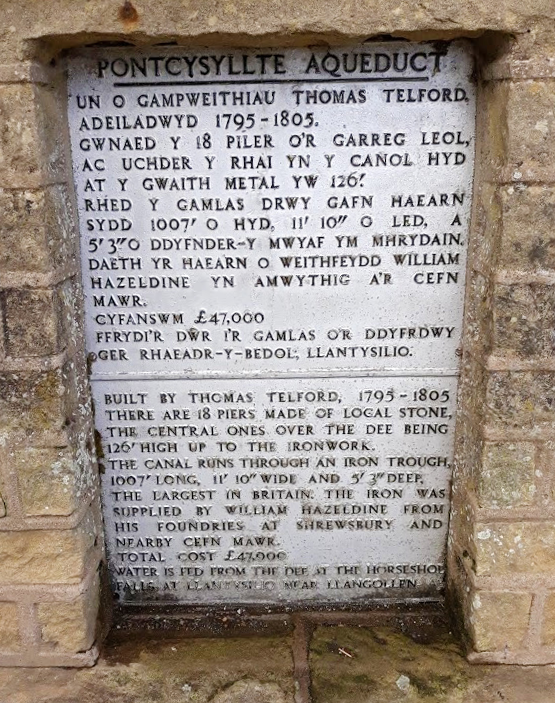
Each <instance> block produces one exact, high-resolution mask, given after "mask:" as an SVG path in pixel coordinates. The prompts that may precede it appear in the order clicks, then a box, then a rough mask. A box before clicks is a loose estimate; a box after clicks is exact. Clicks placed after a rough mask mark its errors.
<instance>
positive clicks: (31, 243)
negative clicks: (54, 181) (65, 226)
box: [0, 189, 49, 271]
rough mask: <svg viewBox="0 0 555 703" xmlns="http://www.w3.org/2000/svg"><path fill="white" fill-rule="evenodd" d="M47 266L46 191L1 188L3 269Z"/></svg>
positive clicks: (0, 263)
mask: <svg viewBox="0 0 555 703" xmlns="http://www.w3.org/2000/svg"><path fill="white" fill-rule="evenodd" d="M48 268H49V251H48V245H47V237H46V225H45V194H44V191H43V190H17V191H13V190H3V189H0V270H2V271H21V270H26V271H45V270H47V269H48Z"/></svg>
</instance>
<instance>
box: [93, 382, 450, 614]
mask: <svg viewBox="0 0 555 703" xmlns="http://www.w3.org/2000/svg"><path fill="white" fill-rule="evenodd" d="M456 380H457V379H456V378H455V377H451V376H418V377H414V376H413V377H400V376H399V377H394V378H392V377H387V378H346V377H342V378H310V379H306V378H303V379H299V378H295V379H292V378H289V379H243V380H241V379H239V380H237V379H235V380H231V379H230V380H138V379H137V380H121V379H117V380H110V381H106V380H102V381H100V380H97V381H93V393H94V397H95V408H96V424H97V429H98V430H99V431H100V433H101V436H102V444H103V458H102V459H101V462H102V464H103V469H104V472H103V477H102V490H103V505H104V518H105V524H106V533H107V546H108V557H109V566H110V574H111V579H112V582H113V588H114V592H115V593H116V594H117V597H118V598H119V599H120V602H123V603H153V602H175V603H184V604H212V603H214V604H218V603H237V604H243V603H244V604H248V603H260V604H262V603H264V604H268V603H271V604H277V605H279V604H281V603H283V604H284V605H291V604H295V603H310V602H313V603H314V604H317V603H346V602H354V601H364V600H371V599H375V598H407V597H413V598H421V597H426V596H434V595H437V594H438V592H439V591H441V589H442V586H443V577H444V551H445V542H446V534H447V527H448V516H449V486H450V477H451V455H452V448H453V428H454V407H455V400H456V399H455V396H456Z"/></svg>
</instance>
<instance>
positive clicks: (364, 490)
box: [69, 42, 475, 604]
mask: <svg viewBox="0 0 555 703" xmlns="http://www.w3.org/2000/svg"><path fill="white" fill-rule="evenodd" d="M472 73H473V60H472V56H471V53H470V51H469V48H468V46H467V45H466V44H465V43H463V42H455V43H451V44H411V43H406V42H388V43H384V44H374V43H367V44H363V45H361V46H357V47H348V48H331V49H329V50H328V49H325V48H323V49H322V48H318V49H308V48H307V49H304V48H303V49H260V50H251V49H249V50H224V49H194V50H191V49H185V48H181V47H175V46H173V47H155V48H152V49H149V50H144V51H139V50H137V51H135V50H132V49H125V50H121V49H117V50H116V49H102V50H100V49H96V50H90V51H82V52H80V53H79V54H77V55H75V56H74V57H73V58H72V60H71V61H70V66H69V121H70V131H71V142H72V152H73V164H74V176H75V187H76V194H77V203H78V208H79V218H80V229H81V256H82V271H83V288H84V294H85V302H86V338H87V347H88V352H89V360H90V364H91V384H92V390H93V396H94V401H95V414H96V425H97V429H98V431H99V432H100V434H101V437H102V448H103V456H102V457H101V458H100V462H101V464H102V467H103V479H102V483H103V503H104V518H105V525H106V534H107V548H108V556H109V564H110V573H111V577H112V581H113V588H114V592H115V593H116V594H117V596H118V597H119V599H120V601H121V602H124V603H137V604H141V603H149V602H159V601H171V602H176V603H190V604H195V603H198V604H203V603H204V604H210V603H215V604H217V603H236V604H243V603H268V604H282V603H283V604H295V603H314V604H317V603H334V602H336V603H345V602H349V601H351V602H354V601H358V602H364V601H369V600H371V599H375V598H397V599H399V598H401V599H402V598H424V597H437V595H438V594H439V592H440V591H441V588H442V584H443V574H444V550H445V541H446V533H447V527H448V519H449V490H450V489H449V486H450V476H451V459H452V451H453V430H454V421H455V417H454V413H455V404H456V388H457V369H458V348H459V344H460V340H461V325H462V311H463V297H464V279H465V262H466V249H467V239H468V231H469V218H470V205H471V189H472V175H473V159H474V138H475V126H474V119H475V89H474V84H473V82H472Z"/></svg>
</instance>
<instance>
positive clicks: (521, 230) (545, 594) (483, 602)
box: [450, 41, 555, 663]
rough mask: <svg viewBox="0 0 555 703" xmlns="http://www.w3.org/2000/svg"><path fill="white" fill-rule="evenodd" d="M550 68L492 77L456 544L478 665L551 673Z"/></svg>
mask: <svg viewBox="0 0 555 703" xmlns="http://www.w3.org/2000/svg"><path fill="white" fill-rule="evenodd" d="M544 52H545V53H544ZM546 54H547V55H546ZM553 59H555V53H553V52H551V55H549V45H547V46H541V45H538V44H537V45H535V46H527V45H526V42H525V41H522V42H521V43H520V44H519V43H518V42H514V43H513V44H512V46H511V48H510V50H509V51H508V52H507V53H506V55H504V56H502V57H501V58H499V59H497V60H496V61H494V62H492V63H490V64H489V65H487V66H486V67H485V69H484V73H483V82H482V89H481V92H482V100H481V103H482V104H481V107H480V115H479V130H480V141H481V153H479V155H478V164H479V166H478V171H477V183H476V202H475V223H474V225H475V226H474V233H473V249H472V256H471V270H470V271H469V274H470V286H469V290H468V301H467V304H468V309H467V313H468V320H467V324H468V327H467V335H466V338H465V358H464V369H465V371H464V374H463V379H462V383H461V402H462V405H463V407H464V412H463V420H462V422H461V423H460V425H459V433H458V442H457V457H458V461H457V473H456V475H455V481H454V486H455V488H454V490H455V499H454V505H453V519H452V523H451V542H450V546H451V551H450V574H451V579H452V582H451V583H452V586H453V587H454V591H455V598H454V600H456V601H457V602H458V603H459V604H460V606H461V609H459V610H458V611H457V612H458V613H459V617H461V615H462V619H464V624H465V626H466V634H467V639H468V642H469V645H470V647H471V649H472V650H473V651H472V652H471V654H470V658H471V660H472V661H477V662H516V663H545V662H553V661H555V502H554V500H555V492H554V488H555V485H554V483H553V481H554V469H555V463H554V459H555V454H554V450H555V443H554V441H553V440H554V439H555V414H554V413H555V373H554V372H555V363H554V362H555V304H554V303H555V268H554V265H555V190H554V181H555V166H554V160H553V157H554V156H555V141H554V140H555V82H554V79H555V60H553Z"/></svg>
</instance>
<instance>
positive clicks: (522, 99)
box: [506, 80, 555, 176]
mask: <svg viewBox="0 0 555 703" xmlns="http://www.w3.org/2000/svg"><path fill="white" fill-rule="evenodd" d="M506 144H507V161H508V163H509V164H510V165H511V167H514V168H515V169H517V170H519V171H521V172H523V173H524V175H525V176H528V174H527V171H529V170H533V169H535V168H538V167H544V166H551V165H552V164H553V160H554V157H555V92H554V91H553V85H552V83H551V81H533V80H529V81H518V82H514V83H511V84H510V86H509V93H508V100H507V143H506Z"/></svg>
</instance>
